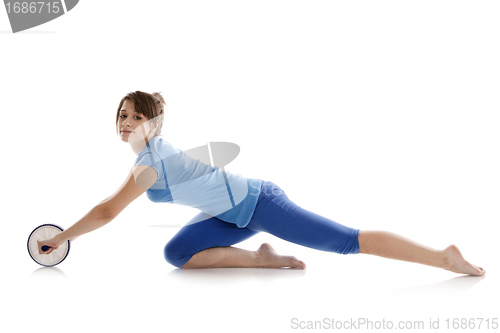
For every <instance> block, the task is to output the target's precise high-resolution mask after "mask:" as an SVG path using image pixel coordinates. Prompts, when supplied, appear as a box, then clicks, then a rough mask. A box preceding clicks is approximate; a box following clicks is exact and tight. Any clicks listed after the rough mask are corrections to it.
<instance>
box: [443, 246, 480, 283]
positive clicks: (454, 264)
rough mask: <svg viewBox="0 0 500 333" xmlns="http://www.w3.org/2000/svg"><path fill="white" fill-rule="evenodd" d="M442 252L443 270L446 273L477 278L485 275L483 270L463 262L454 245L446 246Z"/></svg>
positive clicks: (465, 261)
mask: <svg viewBox="0 0 500 333" xmlns="http://www.w3.org/2000/svg"><path fill="white" fill-rule="evenodd" d="M443 252H444V254H445V258H446V264H445V267H444V269H446V270H448V271H452V272H455V273H463V274H470V275H477V276H482V275H484V274H485V273H486V271H485V270H484V269H483V268H481V267H477V266H474V265H472V264H470V263H469V262H468V261H467V260H465V259H464V257H463V256H462V253H460V250H459V249H458V247H457V246H456V245H454V244H452V245H450V246H448V247H447V248H446V249H444V250H443Z"/></svg>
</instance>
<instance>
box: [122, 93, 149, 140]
mask: <svg viewBox="0 0 500 333" xmlns="http://www.w3.org/2000/svg"><path fill="white" fill-rule="evenodd" d="M148 120H149V119H148V118H146V116H144V115H142V114H140V113H136V112H135V108H134V102H132V101H131V100H128V99H126V100H125V101H124V102H123V105H122V108H121V109H120V114H119V116H118V123H117V124H116V126H117V130H118V133H119V134H118V135H119V136H120V139H121V140H122V141H124V142H128V143H132V142H139V141H141V140H142V142H144V140H148V139H146V138H147V137H148V135H149V134H150V133H151V132H152V128H151V125H150V123H149V122H148Z"/></svg>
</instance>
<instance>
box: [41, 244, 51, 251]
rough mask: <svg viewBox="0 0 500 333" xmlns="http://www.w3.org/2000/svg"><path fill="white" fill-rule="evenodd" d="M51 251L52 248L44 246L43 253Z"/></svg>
mask: <svg viewBox="0 0 500 333" xmlns="http://www.w3.org/2000/svg"><path fill="white" fill-rule="evenodd" d="M49 249H50V246H47V245H44V246H42V251H43V252H47V251H48V250H49Z"/></svg>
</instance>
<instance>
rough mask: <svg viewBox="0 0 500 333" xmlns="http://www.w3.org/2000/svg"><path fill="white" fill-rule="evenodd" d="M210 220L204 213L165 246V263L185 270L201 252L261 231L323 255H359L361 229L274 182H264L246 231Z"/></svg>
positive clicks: (233, 225) (224, 245)
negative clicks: (302, 202) (305, 204)
mask: <svg viewBox="0 0 500 333" xmlns="http://www.w3.org/2000/svg"><path fill="white" fill-rule="evenodd" d="M206 217H207V215H205V214H204V213H199V214H198V215H196V216H195V217H194V218H193V219H192V220H191V221H190V222H188V223H187V224H186V225H185V226H183V227H182V228H181V229H180V230H179V232H178V233H177V234H175V235H174V237H172V239H171V240H170V241H169V242H168V243H167V245H165V250H164V255H165V259H166V260H167V261H168V262H169V263H170V264H172V265H174V266H176V267H179V268H182V266H183V265H184V264H185V263H186V262H188V261H189V259H191V257H192V256H193V255H194V254H195V253H197V252H200V251H203V250H205V249H208V248H212V247H226V246H230V245H233V244H236V243H239V242H241V241H243V240H245V239H248V238H250V237H252V236H253V235H256V234H257V233H259V232H261V231H265V232H267V233H270V234H272V235H274V236H276V237H279V238H281V239H284V240H286V241H289V242H292V243H295V244H299V245H303V246H306V247H310V248H313V249H317V250H321V251H328V252H335V253H340V254H357V253H359V242H358V235H359V229H353V228H349V227H346V226H344V225H342V224H339V223H337V222H335V221H332V220H330V219H328V218H326V217H323V216H320V215H318V214H315V213H313V212H310V211H308V210H306V209H304V208H301V207H299V206H297V205H296V204H294V203H293V202H292V201H290V199H288V197H287V195H286V194H285V192H284V191H283V190H282V189H281V187H279V186H278V185H276V184H274V183H273V182H270V181H264V180H263V181H262V187H261V192H260V194H259V199H258V201H257V205H256V207H255V211H254V213H253V216H252V218H251V220H250V222H249V223H248V225H247V226H246V227H245V228H238V226H236V224H233V223H228V222H225V221H222V220H220V219H218V218H216V217H210V218H208V219H204V218H206ZM199 220H201V221H199ZM197 221H199V222H197Z"/></svg>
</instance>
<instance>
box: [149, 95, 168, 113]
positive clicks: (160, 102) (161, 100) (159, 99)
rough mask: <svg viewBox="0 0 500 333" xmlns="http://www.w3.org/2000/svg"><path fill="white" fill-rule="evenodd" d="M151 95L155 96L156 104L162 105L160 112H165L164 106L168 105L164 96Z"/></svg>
mask: <svg viewBox="0 0 500 333" xmlns="http://www.w3.org/2000/svg"><path fill="white" fill-rule="evenodd" d="M151 95H153V97H154V98H156V99H157V101H156V104H160V111H161V112H163V109H164V108H163V106H164V105H166V103H165V100H164V99H163V96H162V95H161V92H154V93H152V94H151Z"/></svg>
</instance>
